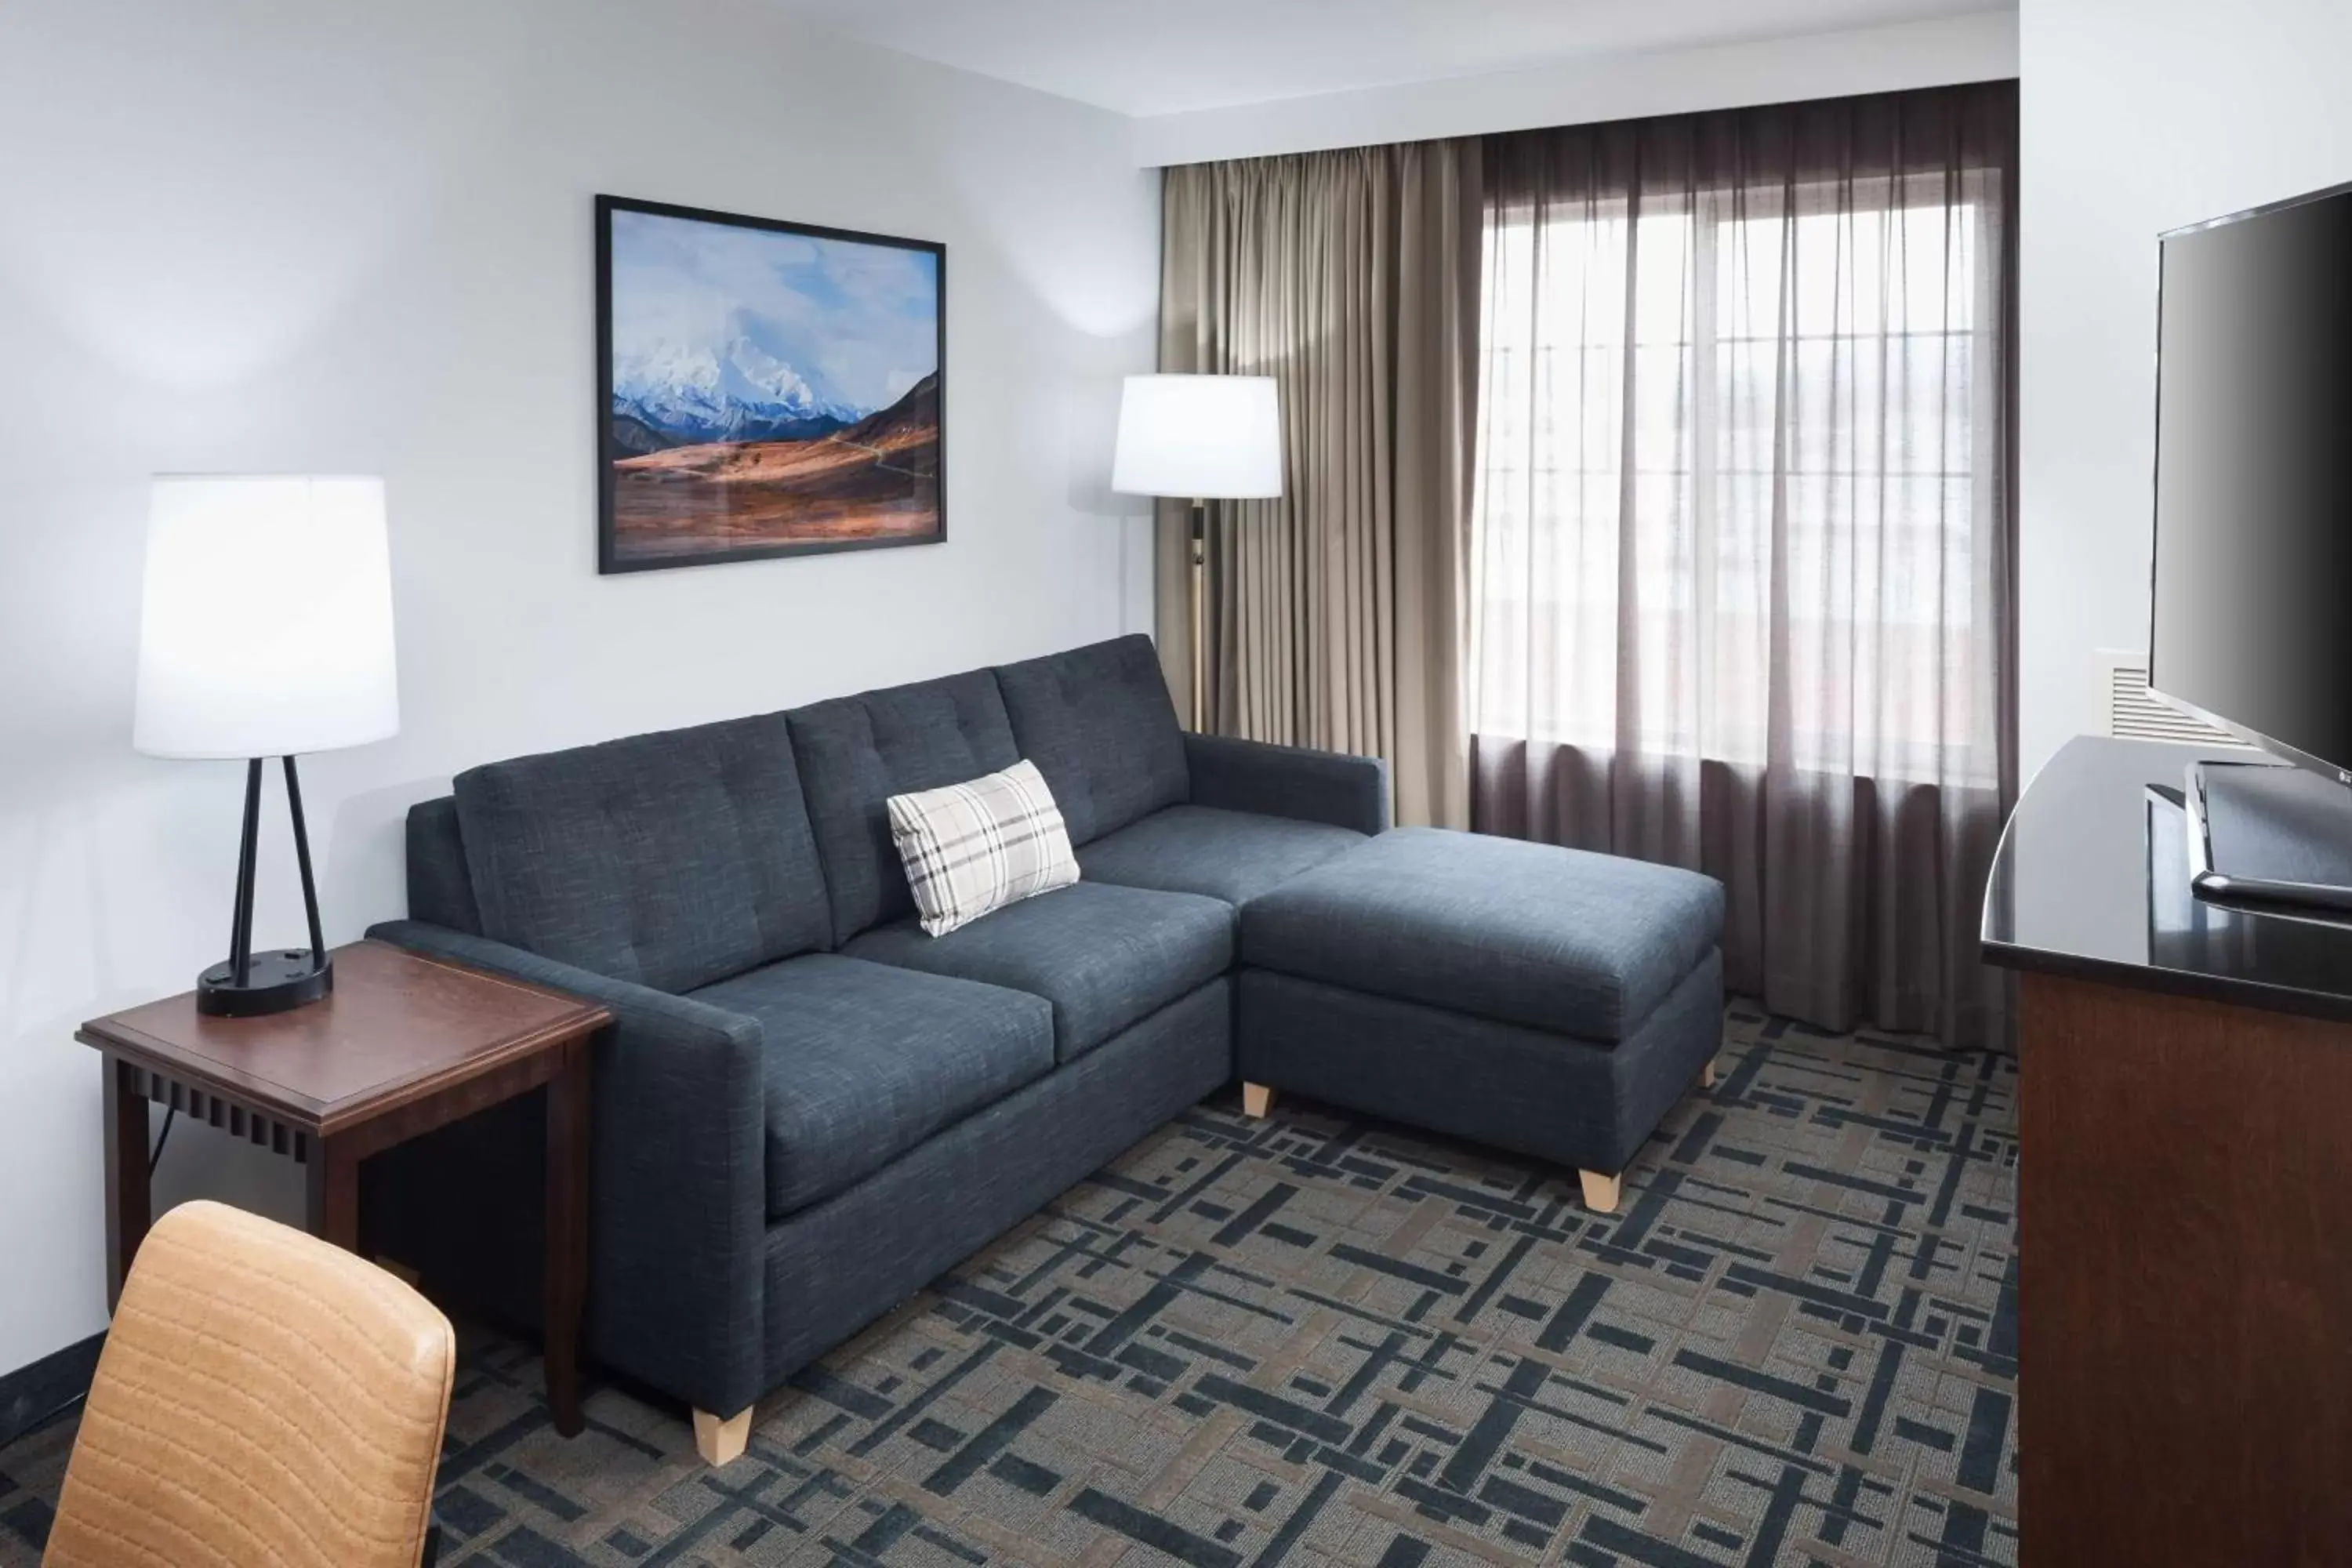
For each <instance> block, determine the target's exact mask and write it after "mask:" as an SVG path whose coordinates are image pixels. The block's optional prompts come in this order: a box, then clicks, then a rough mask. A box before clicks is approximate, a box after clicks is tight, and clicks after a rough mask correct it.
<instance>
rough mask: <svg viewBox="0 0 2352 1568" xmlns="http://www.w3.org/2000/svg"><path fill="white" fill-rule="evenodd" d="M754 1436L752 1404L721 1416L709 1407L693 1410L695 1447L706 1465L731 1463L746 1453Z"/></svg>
mask: <svg viewBox="0 0 2352 1568" xmlns="http://www.w3.org/2000/svg"><path fill="white" fill-rule="evenodd" d="M750 1441H751V1406H750V1405H745V1406H744V1407H743V1408H742V1409H740V1410H738V1411H737V1412H735V1414H734V1415H730V1416H728V1417H727V1418H726V1419H725V1420H723V1421H722V1420H720V1419H719V1417H718V1416H716V1415H712V1414H710V1412H709V1411H708V1410H698V1411H696V1412H695V1413H694V1451H695V1452H696V1453H698V1454H700V1455H701V1456H702V1462H703V1463H704V1464H706V1465H731V1464H733V1463H734V1462H735V1461H736V1460H738V1459H740V1458H742V1457H743V1446H744V1445H745V1444H746V1443H749V1442H750Z"/></svg>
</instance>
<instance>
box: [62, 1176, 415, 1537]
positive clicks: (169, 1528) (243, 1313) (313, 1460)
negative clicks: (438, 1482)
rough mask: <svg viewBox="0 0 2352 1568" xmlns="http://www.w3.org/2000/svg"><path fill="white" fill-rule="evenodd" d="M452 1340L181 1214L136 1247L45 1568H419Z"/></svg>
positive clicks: (399, 1295) (245, 1225)
mask: <svg viewBox="0 0 2352 1568" xmlns="http://www.w3.org/2000/svg"><path fill="white" fill-rule="evenodd" d="M456 1363H457V1341H456V1336H455V1335H454V1334H452V1332H451V1331H450V1328H449V1321H448V1320H447V1319H446V1318H444V1317H443V1316H442V1315H441V1314H440V1313H439V1312H438V1311H436V1310H434V1308H433V1306H432V1304H431V1303H430V1302H428V1301H426V1300H425V1299H424V1298H423V1297H422V1296H419V1295H418V1294H417V1293H416V1292H415V1291H414V1290H412V1289H409V1288H408V1287H407V1286H406V1285H404V1284H402V1283H401V1282H400V1281H399V1280H397V1279H394V1278H393V1277H392V1276H391V1275H389V1274H387V1273H385V1272H384V1271H383V1270H382V1269H380V1268H375V1267H373V1265H371V1264H368V1263H364V1262H362V1261H361V1260H360V1259H359V1258H355V1257H353V1256H352V1255H351V1254H350V1253H348V1252H344V1251H342V1250H341V1249H340V1248H338V1247H331V1246H329V1245H328V1244H327V1243H325V1242H323V1241H319V1240H316V1239H314V1238H312V1237H308V1236H305V1235H303V1234H302V1233H301V1232H300V1231H297V1230H291V1229H289V1228H288V1227H286V1226H282V1225H278V1224H275V1223H273V1222H272V1221H269V1220H266V1219H261V1218H258V1217H257V1216H255V1215H248V1214H244V1213H241V1212H240V1211H238V1210H236V1209H232V1208H228V1207H226V1206H224V1205H219V1204H213V1203H191V1204H185V1205H182V1206H180V1207H179V1208H176V1209H173V1211H172V1212H171V1213H170V1214H168V1215H164V1216H163V1219H162V1220H160V1221H159V1222H157V1224H156V1225H155V1226H154V1228H153V1229H152V1230H151V1231H150V1232H149V1233H148V1235H147V1239H146V1240H145V1242H144V1243H142V1245H141V1247H140V1249H139V1255H138V1258H137V1260H136V1261H135V1262H134V1263H133V1265H132V1267H131V1277H130V1279H128V1280H127V1281H125V1283H124V1285H123V1289H122V1300H121V1304H120V1305H119V1306H118V1307H117V1308H116V1310H115V1314H114V1326H113V1328H112V1329H111V1330H110V1331H109V1332H108V1334H107V1337H106V1348H105V1350H104V1351H103V1352H101V1353H100V1356H99V1362H98V1375H97V1379H96V1381H95V1382H93V1383H92V1384H91V1385H90V1391H89V1404H88V1405H87V1407H86V1408H85V1409H84V1411H83V1414H82V1418H81V1429H80V1431H79V1433H77V1434H76V1436H75V1438H74V1450H73V1457H72V1458H71V1459H70V1460H69V1461H68V1464H67V1467H66V1478H65V1486H64V1489H63V1490H62V1492H61V1493H60V1495H59V1497H58V1508H57V1516H56V1520H55V1521H54V1523H53V1524H52V1525H51V1527H50V1531H49V1544H48V1553H47V1556H46V1557H45V1558H44V1559H43V1561H44V1563H47V1564H48V1565H49V1568H79V1565H83V1564H93V1565H94V1564H100V1563H109V1564H113V1563H173V1564H174V1565H175V1568H259V1565H262V1564H270V1565H282V1568H308V1565H310V1564H317V1565H319V1568H395V1565H396V1568H415V1563H416V1562H417V1560H418V1558H419V1557H420V1556H421V1555H422V1553H423V1552H424V1546H425V1529H426V1521H427V1519H428V1517H429V1515H430V1513H431V1510H432V1503H433V1472H434V1467H435V1465H436V1462H437V1461H438V1459H439V1458H440V1452H441V1432H442V1426H443V1423H444V1422H445V1421H446V1419H447V1416H448V1412H449V1382H450V1377H451V1375H452V1373H453V1371H454V1369H455V1367H456Z"/></svg>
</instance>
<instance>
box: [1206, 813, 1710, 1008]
mask: <svg viewBox="0 0 2352 1568" xmlns="http://www.w3.org/2000/svg"><path fill="white" fill-rule="evenodd" d="M1722 931H1723V886H1722V884H1721V883H1719V882H1717V881H1716V880H1715V879H1713V878H1712V877H1703V876H1700V875H1699V874H1698V873H1697V872H1696V871H1683V870H1677V869H1675V868H1673V867H1671V866H1656V865H1653V864H1651V863H1650V862H1648V861H1646V860H1628V859H1624V858H1620V857H1618V856H1614V855H1593V854H1588V853H1586V852H1584V851H1582V850H1578V849H1562V848H1559V847H1555V846H1552V845H1549V844H1530V843H1527V842H1525V841H1523V840H1520V839H1517V838H1494V837H1486V835H1483V834H1475V833H1454V832H1448V831H1446V830H1445V829H1443V828H1434V827H1409V828H1400V829H1398V830H1396V831H1394V832H1391V833H1383V834H1381V836H1380V837H1377V838H1371V839H1367V840H1366V841H1365V842H1364V843H1362V844H1360V845H1358V846H1357V847H1354V848H1352V849H1349V850H1348V851H1347V852H1345V853H1344V854H1341V855H1339V856H1338V857H1337V858H1333V859H1331V860H1328V861H1326V862H1324V863H1323V864H1322V865H1320V866H1318V867H1317V868H1315V869H1313V870H1311V871H1308V872H1307V873H1306V874H1305V875H1303V876H1301V877H1298V878H1297V879H1294V880H1292V881H1290V882H1287V883H1286V884H1284V885H1283V886H1282V887H1280V888H1277V889H1275V890H1274V891H1272V892H1269V893H1266V894H1265V895H1263V896H1262V897H1260V898H1257V899H1255V900H1252V901H1251V902H1250V903H1248V904H1247V905H1245V906H1244V908H1243V910H1242V911H1241V953H1242V962H1243V963H1247V964H1253V965H1255V966H1257V967H1259V968H1262V969H1271V970H1274V971H1276V973H1283V974H1293V975H1297V976H1298V977H1300V978H1301V979H1306V980H1320V981H1323V982H1326V983H1327V984H1333V985H1343V986H1348V987H1349V988H1351V989H1354V990H1357V991H1365V992H1370V993H1371V994H1375V995H1380V996H1393V997H1397V998H1400V999H1402V1000H1403V1001H1407V1002H1423V1003H1427V1004H1428V1005H1431V1006H1433V1007H1444V1008H1449V1009H1451V1010H1453V1011H1454V1012H1457V1013H1468V1014H1471V1015H1473V1016H1478V1017H1484V1018H1492V1019H1495V1020H1496V1021H1498V1022H1501V1023H1506V1024H1524V1025H1528V1026H1531V1027H1534V1028H1538V1029H1550V1030H1554V1031H1557V1032H1559V1033H1562V1034H1570V1035H1577V1036H1581V1037H1584V1038H1585V1039H1587V1040H1592V1041H1598V1042H1602V1043H1612V1042H1615V1041H1618V1040H1622V1039H1624V1038H1626V1037H1628V1036H1629V1035H1631V1034H1633V1032H1634V1031H1635V1030H1636V1029H1638V1028H1639V1027H1640V1026H1641V1025H1642V1022H1643V1019H1645V1018H1647V1017H1648V1016H1650V1014H1651V1013H1652V1011H1654V1009H1655V1008H1656V1007H1657V1005H1658V1004H1659V1003H1661V1002H1663V1001H1664V1000H1665V998H1666V996H1667V995H1668V994H1670V993H1671V992H1672V991H1673V990H1674V989H1675V986H1676V985H1677V984H1680V983H1681V981H1682V980H1683V979H1684V978H1685V976H1687V975H1688V974H1689V973H1691V972H1692V971H1693V970H1695V969H1696V968H1697V967H1698V966H1699V964H1700V963H1703V962H1704V961H1705V960H1706V956H1707V954H1708V953H1709V952H1712V951H1713V950H1714V948H1715V946H1716V943H1717V939H1718V938H1719V937H1720V936H1721V934H1722Z"/></svg>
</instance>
